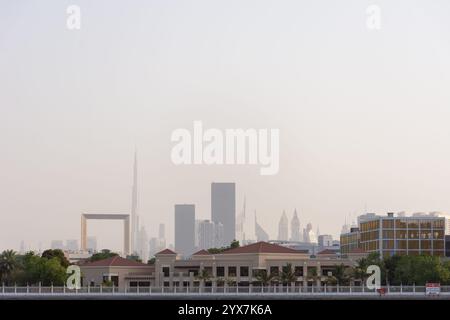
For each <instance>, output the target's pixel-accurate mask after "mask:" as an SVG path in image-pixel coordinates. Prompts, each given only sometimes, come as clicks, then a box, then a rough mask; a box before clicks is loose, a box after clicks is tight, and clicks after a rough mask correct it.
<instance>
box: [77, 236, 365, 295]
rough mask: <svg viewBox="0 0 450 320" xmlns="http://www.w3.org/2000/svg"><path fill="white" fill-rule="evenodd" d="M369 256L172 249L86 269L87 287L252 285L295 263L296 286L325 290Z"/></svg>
mask: <svg viewBox="0 0 450 320" xmlns="http://www.w3.org/2000/svg"><path fill="white" fill-rule="evenodd" d="M365 255H366V254H365V253H364V252H362V251H361V250H356V251H355V252H353V253H349V254H348V255H345V256H340V255H338V254H336V253H335V252H333V251H331V250H324V251H322V252H319V253H318V254H317V255H316V256H310V255H309V254H308V253H307V252H304V251H299V250H294V249H290V248H286V247H283V246H279V245H276V244H270V243H267V242H258V243H254V244H250V245H247V246H243V247H238V248H234V249H228V250H226V251H224V252H222V253H219V254H210V253H208V252H207V251H206V250H201V251H199V252H196V253H194V254H193V255H192V256H191V257H190V258H189V259H181V258H180V256H179V255H178V254H177V253H176V252H174V251H171V250H169V249H165V250H163V251H161V252H159V253H157V254H156V255H155V258H156V260H155V264H154V265H145V264H142V263H139V262H134V261H130V262H128V261H129V260H126V259H123V258H120V257H115V259H107V260H102V261H97V262H94V263H88V264H85V265H81V270H82V276H83V284H84V285H87V284H90V285H99V284H101V283H102V282H103V281H105V280H111V281H113V282H114V284H115V286H117V287H122V288H124V287H136V286H139V287H148V286H152V287H171V288H172V287H199V286H201V287H203V286H206V287H208V286H212V287H216V286H217V287H220V286H250V285H253V284H255V282H257V277H256V276H257V274H258V273H260V272H265V273H268V274H280V273H281V272H282V270H283V267H286V266H287V264H291V266H292V270H293V271H294V273H295V276H296V279H295V281H294V282H293V283H291V285H296V286H323V285H324V284H325V283H326V282H327V279H328V277H330V276H332V275H333V273H334V270H335V268H336V266H338V265H341V264H343V265H345V266H347V267H351V266H354V265H355V263H356V261H357V260H358V259H360V258H361V257H364V256H365Z"/></svg>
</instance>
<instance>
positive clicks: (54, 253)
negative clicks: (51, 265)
mask: <svg viewBox="0 0 450 320" xmlns="http://www.w3.org/2000/svg"><path fill="white" fill-rule="evenodd" d="M42 258H46V259H48V260H50V259H53V258H57V259H58V260H59V262H60V264H61V265H62V266H63V267H64V268H67V267H68V266H69V265H70V263H69V260H67V258H66V256H65V255H64V252H63V251H62V250H61V249H48V250H45V251H44V252H43V253H42Z"/></svg>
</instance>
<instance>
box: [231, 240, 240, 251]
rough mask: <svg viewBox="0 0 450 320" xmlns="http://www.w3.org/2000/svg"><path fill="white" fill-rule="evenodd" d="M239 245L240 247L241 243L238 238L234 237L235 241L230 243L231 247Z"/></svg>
mask: <svg viewBox="0 0 450 320" xmlns="http://www.w3.org/2000/svg"><path fill="white" fill-rule="evenodd" d="M239 247H240V244H239V241H238V240H236V239H234V240H233V241H231V243H230V248H231V249H234V248H239Z"/></svg>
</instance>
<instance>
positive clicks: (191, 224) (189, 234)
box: [175, 204, 195, 256]
mask: <svg viewBox="0 0 450 320" xmlns="http://www.w3.org/2000/svg"><path fill="white" fill-rule="evenodd" d="M194 249H195V205H193V204H177V205H175V251H176V252H177V253H179V254H181V255H183V256H189V255H191V254H192V253H193V252H194Z"/></svg>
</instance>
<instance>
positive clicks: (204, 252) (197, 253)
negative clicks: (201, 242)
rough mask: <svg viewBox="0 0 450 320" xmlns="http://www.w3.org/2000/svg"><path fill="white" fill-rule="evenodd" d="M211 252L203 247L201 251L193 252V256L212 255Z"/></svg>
mask: <svg viewBox="0 0 450 320" xmlns="http://www.w3.org/2000/svg"><path fill="white" fill-rule="evenodd" d="M210 254H211V253H209V252H208V251H206V250H205V249H202V250H200V251H197V252H196V253H194V254H192V255H193V256H206V255H210Z"/></svg>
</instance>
